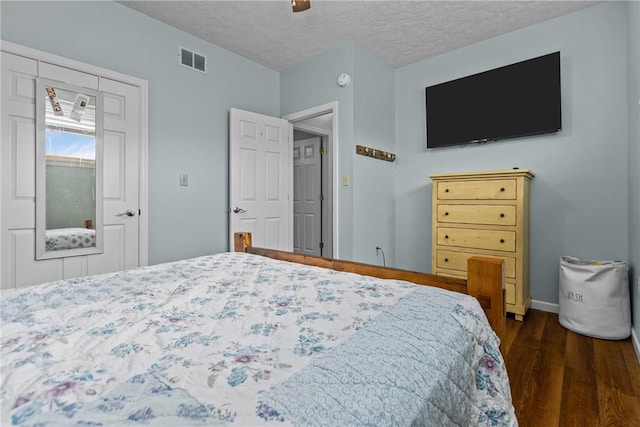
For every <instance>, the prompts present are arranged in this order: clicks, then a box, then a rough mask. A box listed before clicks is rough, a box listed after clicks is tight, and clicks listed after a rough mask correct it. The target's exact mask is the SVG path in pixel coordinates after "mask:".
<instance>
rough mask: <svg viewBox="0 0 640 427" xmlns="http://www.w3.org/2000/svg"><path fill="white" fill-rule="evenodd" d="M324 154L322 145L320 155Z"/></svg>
mask: <svg viewBox="0 0 640 427" xmlns="http://www.w3.org/2000/svg"><path fill="white" fill-rule="evenodd" d="M323 154H324V147H320V155H321V156H322V155H323Z"/></svg>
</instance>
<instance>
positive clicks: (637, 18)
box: [627, 2, 640, 339]
mask: <svg viewBox="0 0 640 427" xmlns="http://www.w3.org/2000/svg"><path fill="white" fill-rule="evenodd" d="M627 16H628V23H629V28H628V45H627V51H628V53H629V58H628V66H629V71H628V73H627V74H628V76H629V264H630V267H631V283H632V286H631V295H632V296H631V302H632V307H633V324H634V327H635V332H636V337H638V339H640V295H639V294H638V293H639V292H640V289H638V288H636V286H640V285H639V284H637V282H636V281H637V280H639V279H638V276H640V3H639V2H630V3H629V12H628V14H627Z"/></svg>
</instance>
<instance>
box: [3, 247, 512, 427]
mask: <svg viewBox="0 0 640 427" xmlns="http://www.w3.org/2000/svg"><path fill="white" fill-rule="evenodd" d="M0 308H1V320H2V328H1V331H2V337H1V340H0V342H1V356H2V365H1V368H0V373H1V380H2V391H1V397H2V404H1V405H2V407H1V409H2V420H1V421H2V425H10V424H11V425H20V426H36V425H37V426H45V425H56V426H57V425H73V426H75V425H92V426H94V425H95V426H98V425H103V426H111V425H137V424H145V425H161V426H171V425H175V426H187V425H246V426H253V425H271V424H273V425H280V426H282V425H318V424H321V425H335V426H345V425H358V426H363V425H438V426H447V425H458V426H460V425H494V426H496V425H504V426H513V425H517V420H516V418H515V414H514V410H513V405H512V403H511V394H510V389H509V382H508V377H507V373H506V369H505V366H504V361H503V359H502V356H501V354H500V351H499V342H498V339H497V337H496V336H495V334H494V333H493V331H492V330H491V328H490V327H489V325H488V322H487V320H486V317H485V315H484V313H483V311H482V309H481V308H480V306H479V304H478V302H477V301H476V300H475V299H473V298H471V297H469V296H466V295H463V294H459V293H454V292H449V291H445V290H441V289H437V288H432V287H426V286H418V285H414V284H411V283H408V282H402V281H396V280H381V279H376V278H372V277H368V276H360V275H357V274H351V273H343V272H336V271H333V270H327V269H322V268H317V267H309V266H304V265H300V264H294V263H288V262H283V261H276V260H272V259H269V258H264V257H260V256H256V255H250V254H245V253H223V254H216V255H212V256H205V257H199V258H193V259H189V260H184V261H178V262H173V263H167V264H161V265H157V266H152V267H144V268H139V269H135V270H131V271H127V272H118V273H110V274H103V275H96V276H88V277H82V278H76V279H70V280H63V281H58V282H53V283H49V284H44V285H39V286H34V287H29V288H22V289H11V290H3V291H2V292H1V304H0Z"/></svg>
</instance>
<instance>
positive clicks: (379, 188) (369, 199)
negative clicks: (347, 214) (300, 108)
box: [351, 46, 398, 265]
mask: <svg viewBox="0 0 640 427" xmlns="http://www.w3.org/2000/svg"><path fill="white" fill-rule="evenodd" d="M352 84H353V87H354V96H355V98H354V130H355V138H354V144H355V145H364V146H366V147H371V148H375V149H379V150H383V151H389V152H394V150H395V120H394V107H393V105H394V93H395V86H394V70H393V69H392V68H391V67H389V66H388V65H386V64H385V63H384V62H382V60H380V58H378V57H377V56H375V55H373V54H372V53H371V52H369V51H368V50H366V49H363V48H362V47H360V46H356V47H355V49H354V75H353V81H352ZM354 153H355V146H354V147H351V155H352V156H353V260H355V261H359V262H365V263H369V264H380V265H382V263H383V262H384V261H385V258H386V262H387V265H393V263H394V257H395V238H394V236H395V232H394V230H395V208H394V206H395V193H394V192H395V171H396V168H397V167H398V164H397V163H391V162H387V161H383V160H378V159H374V158H371V157H365V156H358V155H355V154H354ZM376 247H380V248H381V249H382V251H383V252H384V255H385V256H384V257H382V256H381V254H379V255H378V256H376Z"/></svg>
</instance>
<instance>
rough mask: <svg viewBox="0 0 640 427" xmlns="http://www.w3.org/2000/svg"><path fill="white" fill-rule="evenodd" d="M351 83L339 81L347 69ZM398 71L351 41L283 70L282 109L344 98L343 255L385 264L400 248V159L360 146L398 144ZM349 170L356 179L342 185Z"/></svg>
mask: <svg viewBox="0 0 640 427" xmlns="http://www.w3.org/2000/svg"><path fill="white" fill-rule="evenodd" d="M343 72H344V73H348V74H349V75H350V76H351V83H350V84H349V86H346V87H340V86H338V83H337V79H338V76H339V75H340V74H341V73H343ZM393 74H394V70H393V69H392V68H391V67H389V66H388V65H386V64H385V63H384V62H382V61H381V60H380V59H379V58H378V57H376V56H375V55H373V54H372V53H371V52H369V51H367V50H365V49H363V48H362V47H360V46H359V45H357V44H355V43H354V42H347V43H343V44H341V45H339V46H338V47H336V48H334V49H331V50H329V51H327V52H325V53H323V54H321V55H318V56H316V57H315V58H313V59H311V60H309V61H306V62H304V63H303V64H300V65H298V66H295V67H291V68H289V69H287V70H285V71H282V72H281V74H280V88H281V94H280V97H281V104H280V109H281V112H282V114H283V115H284V114H288V113H292V112H297V111H301V110H304V109H308V108H311V107H315V106H318V105H322V104H325V103H328V102H332V101H338V128H339V130H338V155H339V161H338V176H339V180H340V182H339V186H338V189H339V190H338V215H339V219H338V221H339V236H338V242H339V243H338V250H339V257H340V258H344V259H353V260H356V261H361V262H368V263H372V264H378V263H379V264H381V263H382V262H383V257H382V256H380V255H379V256H376V247H377V246H379V247H381V248H382V249H383V251H385V255H386V256H387V261H388V262H389V261H391V258H390V257H392V256H393V249H394V245H395V243H394V228H395V220H394V208H393V205H394V199H395V195H394V170H395V164H393V163H389V162H383V161H380V160H375V159H371V158H368V157H362V156H356V154H355V147H356V145H358V144H359V145H366V146H369V147H373V148H378V149H381V150H385V151H393V147H394V117H393V115H394V109H393V102H394V81H393ZM344 175H348V176H349V177H350V181H351V184H350V185H349V186H343V185H342V177H343V176H344Z"/></svg>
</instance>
